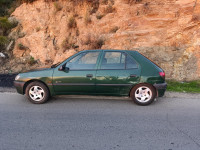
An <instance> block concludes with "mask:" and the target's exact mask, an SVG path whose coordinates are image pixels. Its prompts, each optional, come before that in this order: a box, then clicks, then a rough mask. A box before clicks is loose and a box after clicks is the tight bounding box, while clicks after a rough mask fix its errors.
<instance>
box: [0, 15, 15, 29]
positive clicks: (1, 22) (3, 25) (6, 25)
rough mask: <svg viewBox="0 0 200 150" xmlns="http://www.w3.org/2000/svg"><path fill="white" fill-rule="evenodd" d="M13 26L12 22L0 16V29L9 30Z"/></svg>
mask: <svg viewBox="0 0 200 150" xmlns="http://www.w3.org/2000/svg"><path fill="white" fill-rule="evenodd" d="M12 27H13V24H12V23H10V22H9V21H8V18H7V17H0V29H2V30H4V31H5V30H9V29H11V28H12Z"/></svg>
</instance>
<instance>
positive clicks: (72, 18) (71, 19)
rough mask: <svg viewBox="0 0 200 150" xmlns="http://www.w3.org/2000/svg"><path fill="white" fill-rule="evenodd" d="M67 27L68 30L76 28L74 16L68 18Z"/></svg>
mask: <svg viewBox="0 0 200 150" xmlns="http://www.w3.org/2000/svg"><path fill="white" fill-rule="evenodd" d="M67 26H68V28H69V29H71V28H76V27H77V24H76V20H75V18H74V16H71V17H70V18H69V20H68V24H67Z"/></svg>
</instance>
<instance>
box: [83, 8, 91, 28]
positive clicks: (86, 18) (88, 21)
mask: <svg viewBox="0 0 200 150" xmlns="http://www.w3.org/2000/svg"><path fill="white" fill-rule="evenodd" d="M84 22H85V25H88V24H89V23H91V22H92V19H91V17H90V14H89V12H88V11H87V12H86V13H85V17H84Z"/></svg>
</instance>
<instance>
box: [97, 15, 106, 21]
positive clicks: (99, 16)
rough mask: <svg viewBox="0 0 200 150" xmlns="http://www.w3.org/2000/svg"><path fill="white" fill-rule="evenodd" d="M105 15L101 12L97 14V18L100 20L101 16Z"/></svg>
mask: <svg viewBox="0 0 200 150" xmlns="http://www.w3.org/2000/svg"><path fill="white" fill-rule="evenodd" d="M103 17H104V15H101V14H97V15H96V18H97V19H99V20H100V19H101V18H103Z"/></svg>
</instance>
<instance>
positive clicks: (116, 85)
mask: <svg viewBox="0 0 200 150" xmlns="http://www.w3.org/2000/svg"><path fill="white" fill-rule="evenodd" d="M139 78H140V67H139V65H138V64H137V62H136V61H135V60H134V59H133V58H132V57H131V56H129V55H128V54H126V53H125V52H123V51H104V52H103V55H102V58H101V61H100V65H99V68H98V70H97V73H96V93H97V94H101V95H128V93H129V91H130V89H131V87H132V86H133V85H134V84H136V83H137V82H138V81H139Z"/></svg>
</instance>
